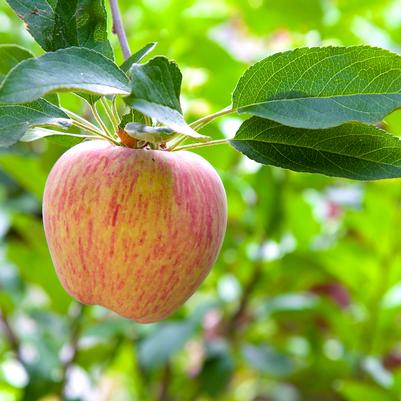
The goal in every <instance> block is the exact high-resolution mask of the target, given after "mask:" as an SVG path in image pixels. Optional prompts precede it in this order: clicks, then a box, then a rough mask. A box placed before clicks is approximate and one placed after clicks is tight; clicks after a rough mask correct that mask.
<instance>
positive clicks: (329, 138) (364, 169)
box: [230, 117, 401, 180]
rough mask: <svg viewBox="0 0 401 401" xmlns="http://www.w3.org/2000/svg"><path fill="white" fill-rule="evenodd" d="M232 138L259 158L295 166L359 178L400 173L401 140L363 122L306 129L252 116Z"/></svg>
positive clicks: (291, 166)
mask: <svg viewBox="0 0 401 401" xmlns="http://www.w3.org/2000/svg"><path fill="white" fill-rule="evenodd" d="M230 142H231V144H232V145H233V146H234V148H235V149H237V150H238V151H240V152H242V153H244V154H245V155H246V156H248V157H249V158H251V159H253V160H255V161H257V162H259V163H263V164H269V165H272V166H279V167H283V168H288V169H291V170H294V171H305V172H310V173H321V174H326V175H330V176H337V177H346V178H352V179H358V180H377V179H382V178H392V177H401V141H400V140H399V139H398V138H397V137H395V136H392V135H390V134H388V133H387V132H385V131H383V130H380V129H378V128H375V127H373V126H368V125H364V124H359V123H349V124H345V125H342V126H340V127H337V128H331V129H326V130H306V129H301V128H291V127H286V126H284V125H281V124H279V123H275V122H273V121H269V120H265V119H262V118H258V117H252V118H251V119H250V120H247V121H245V122H244V123H243V124H242V126H241V127H240V129H239V130H238V132H237V134H236V135H235V137H234V139H233V140H231V141H230Z"/></svg>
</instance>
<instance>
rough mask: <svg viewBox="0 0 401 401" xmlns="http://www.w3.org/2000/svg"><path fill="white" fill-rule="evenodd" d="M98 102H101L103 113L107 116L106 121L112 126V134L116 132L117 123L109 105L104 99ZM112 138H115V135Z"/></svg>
mask: <svg viewBox="0 0 401 401" xmlns="http://www.w3.org/2000/svg"><path fill="white" fill-rule="evenodd" d="M100 101H101V102H102V106H103V108H104V111H105V112H106V114H107V117H108V119H109V120H110V122H111V124H112V125H113V129H114V132H117V130H118V121H117V120H116V118H115V116H114V114H113V111H112V109H111V107H110V105H109V104H108V103H107V100H106V99H105V98H104V97H102V98H100ZM113 136H114V137H115V135H113Z"/></svg>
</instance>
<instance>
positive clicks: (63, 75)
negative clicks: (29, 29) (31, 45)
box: [0, 47, 130, 103]
mask: <svg viewBox="0 0 401 401" xmlns="http://www.w3.org/2000/svg"><path fill="white" fill-rule="evenodd" d="M69 91H72V92H84V93H90V94H96V95H127V94H129V92H130V88H129V84H128V78H127V77H126V76H125V74H124V73H123V72H122V71H121V70H120V69H119V68H118V67H117V66H116V65H115V64H114V63H113V62H112V61H111V60H109V59H108V58H106V57H104V56H103V55H101V54H100V53H97V52H95V51H93V50H89V49H84V48H78V47H71V48H68V49H61V50H57V51H56V52H54V53H47V54H45V55H43V56H41V57H39V58H36V59H30V60H25V61H23V62H22V63H20V64H19V65H18V66H17V67H15V68H14V69H13V70H12V71H10V73H9V74H8V75H7V77H6V78H5V80H4V82H3V85H2V86H1V87H0V103H26V102H31V101H33V100H36V99H38V98H40V97H42V96H43V95H46V94H48V93H51V92H69Z"/></svg>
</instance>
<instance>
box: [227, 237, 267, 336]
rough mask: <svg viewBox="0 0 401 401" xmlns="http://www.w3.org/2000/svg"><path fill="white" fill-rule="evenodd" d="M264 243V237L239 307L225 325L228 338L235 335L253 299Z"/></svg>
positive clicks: (261, 268)
mask: <svg viewBox="0 0 401 401" xmlns="http://www.w3.org/2000/svg"><path fill="white" fill-rule="evenodd" d="M263 244H264V239H262V240H261V242H260V245H259V248H258V252H257V255H258V260H257V261H256V262H255V264H254V267H253V271H252V276H251V278H250V280H249V281H248V283H247V284H246V285H245V287H244V290H243V292H242V296H241V299H240V302H239V305H238V308H237V310H236V311H235V312H234V314H233V315H232V317H231V318H230V319H229V320H228V322H227V324H226V326H225V333H226V336H227V337H228V338H232V337H234V336H235V333H236V331H237V329H238V328H239V326H240V325H241V319H242V317H243V316H244V314H245V312H246V310H247V309H248V305H249V302H250V300H251V296H252V293H253V291H254V289H255V287H256V286H257V284H258V282H259V280H260V278H261V276H262V271H263V260H261V259H260V254H261V252H262V248H263Z"/></svg>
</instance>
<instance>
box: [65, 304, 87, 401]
mask: <svg viewBox="0 0 401 401" xmlns="http://www.w3.org/2000/svg"><path fill="white" fill-rule="evenodd" d="M76 306H77V307H76V309H75V310H74V311H73V321H72V322H71V331H70V347H71V351H70V354H69V355H68V357H67V358H66V360H65V361H64V364H63V372H62V378H61V381H60V387H59V388H60V395H61V396H62V397H63V396H64V392H65V386H66V384H67V379H68V373H69V370H70V369H71V367H72V365H73V364H74V362H75V360H76V358H77V355H78V341H79V337H80V331H81V320H82V316H83V312H84V305H82V304H77V305H76Z"/></svg>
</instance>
